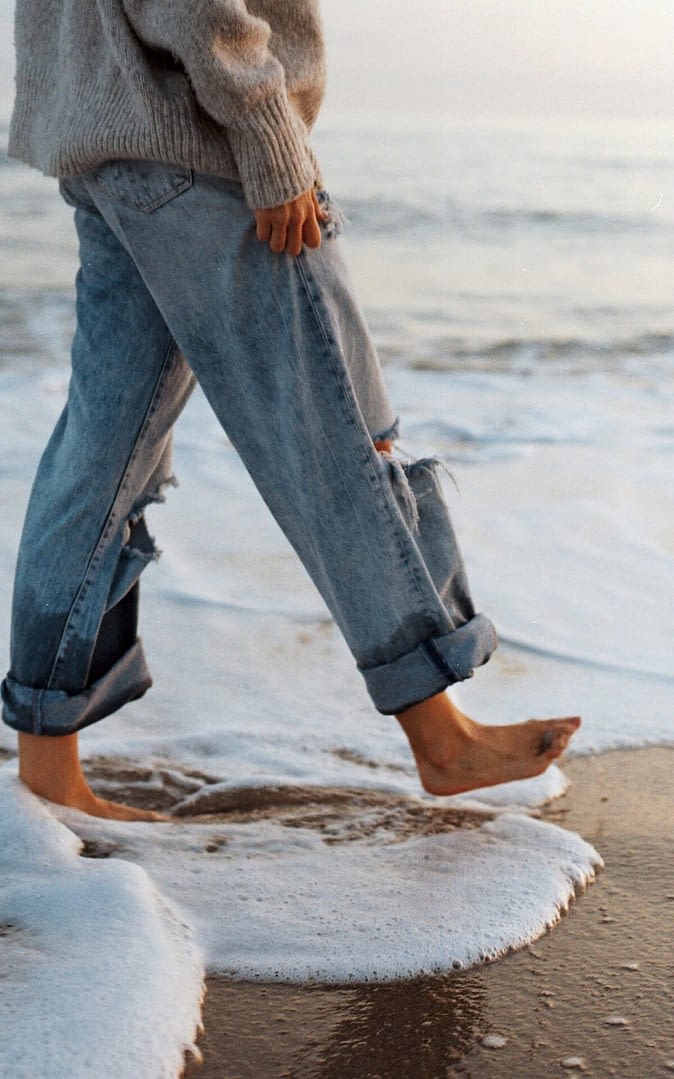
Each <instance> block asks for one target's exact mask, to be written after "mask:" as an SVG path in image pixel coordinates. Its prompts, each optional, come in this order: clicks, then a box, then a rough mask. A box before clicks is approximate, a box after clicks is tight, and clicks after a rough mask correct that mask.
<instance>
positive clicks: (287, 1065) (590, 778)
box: [185, 748, 674, 1079]
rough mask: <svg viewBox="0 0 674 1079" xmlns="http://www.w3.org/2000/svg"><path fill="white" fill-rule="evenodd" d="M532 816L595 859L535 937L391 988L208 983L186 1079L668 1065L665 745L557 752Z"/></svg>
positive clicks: (672, 765)
mask: <svg viewBox="0 0 674 1079" xmlns="http://www.w3.org/2000/svg"><path fill="white" fill-rule="evenodd" d="M565 772H566V774H567V775H568V776H569V778H571V779H572V781H573V785H572V787H571V789H570V791H569V793H568V794H567V795H566V796H564V798H562V799H560V800H558V801H556V802H554V803H553V804H552V805H551V806H549V807H548V808H547V809H546V810H545V811H544V812H543V816H545V817H546V819H549V820H552V821H554V822H555V823H557V824H560V825H562V826H563V827H566V828H570V829H572V830H575V831H579V832H580V833H581V834H582V835H583V837H584V838H585V839H587V840H589V841H590V842H591V843H593V844H594V845H595V846H596V847H597V849H598V850H599V851H600V853H601V854H602V856H603V857H604V860H605V862H606V868H605V870H604V872H603V874H602V875H601V876H600V878H599V880H598V882H597V883H596V884H595V885H594V886H593V887H592V888H591V889H589V890H588V891H587V893H586V894H585V895H583V896H581V897H579V898H578V900H577V901H576V902H575V903H574V904H573V905H572V908H571V910H570V913H569V914H568V915H567V916H566V917H564V918H563V919H562V921H561V922H560V923H559V924H558V925H557V926H556V927H555V928H554V929H553V930H552V931H550V932H548V933H547V934H546V935H545V936H544V937H542V938H540V939H539V940H538V941H536V943H535V944H534V945H532V946H531V947H528V948H526V949H524V950H522V951H520V952H517V953H514V954H512V955H509V956H506V957H505V958H503V959H500V960H498V961H496V962H494V963H492V964H489V965H487V966H482V967H479V968H474V969H472V970H469V971H457V972H453V973H449V974H447V975H444V976H436V977H432V978H423V979H417V980H413V981H406V982H397V983H394V984H383V985H382V984H380V985H364V986H353V985H351V986H348V987H338V986H319V985H306V986H300V987H298V986H287V985H278V984H273V985H269V984H249V983H241V982H238V983H237V982H231V981H228V980H225V979H222V978H210V979H209V981H208V994H207V997H206V1001H205V1006H204V1025H205V1030H204V1033H203V1035H202V1037H201V1038H200V1042H199V1044H200V1048H201V1051H202V1053H203V1063H202V1064H201V1065H197V1064H196V1063H189V1064H188V1065H187V1067H186V1070H185V1079H451V1077H456V1079H459V1077H466V1079H541V1077H543V1076H545V1077H547V1076H555V1075H559V1076H562V1075H573V1074H575V1073H580V1074H583V1075H585V1076H591V1077H594V1079H603V1077H609V1076H616V1077H619V1079H637V1077H638V1079H656V1077H658V1076H666V1075H668V1074H670V1075H674V1030H673V1029H672V1022H671V1020H672V1015H673V1014H674V989H673V980H672V972H673V969H672V968H673V961H672V955H673V947H672V945H673V943H674V939H673V934H672V918H673V916H674V869H673V868H672V867H673V866H674V829H673V828H672V821H673V820H674V813H673V809H674V784H673V783H672V776H673V775H674V749H660V748H655V749H644V750H638V751H636V750H630V751H615V752H612V753H608V754H604V755H602V756H596V757H583V758H577V759H574V760H571V761H569V762H567V763H566V765H565Z"/></svg>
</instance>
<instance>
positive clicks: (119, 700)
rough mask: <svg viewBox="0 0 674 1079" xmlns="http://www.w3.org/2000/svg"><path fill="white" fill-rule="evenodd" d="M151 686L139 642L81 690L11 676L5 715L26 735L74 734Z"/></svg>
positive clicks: (5, 684) (4, 696)
mask: <svg viewBox="0 0 674 1079" xmlns="http://www.w3.org/2000/svg"><path fill="white" fill-rule="evenodd" d="M151 685H152V678H151V677H150V672H149V670H148V667H147V664H146V662H145V655H144V652H143V646H142V644H141V642H140V641H136V643H135V644H134V645H133V646H132V647H131V648H130V649H129V650H128V652H126V653H125V654H124V655H123V656H122V658H121V659H120V660H118V661H117V663H115V664H114V666H113V667H111V668H110V670H109V671H107V673H106V674H104V675H103V677H102V678H99V680H98V681H97V682H94V683H93V684H92V685H91V686H88V687H87V688H86V689H84V690H82V691H81V692H80V693H75V694H72V695H71V694H69V693H65V692H64V691H63V690H59V689H35V688H34V687H32V686H25V685H22V683H21V682H17V681H16V680H15V679H14V678H12V676H11V675H7V678H6V679H5V680H4V682H3V683H2V704H3V707H2V718H3V720H4V722H5V723H6V724H7V726H8V727H13V728H14V730H16V731H22V732H24V733H25V734H45V735H63V734H73V733H74V732H75V731H79V730H81V729H82V727H88V726H89V725H90V724H91V723H96V722H97V721H98V720H99V719H104V718H105V716H109V715H112V713H113V712H116V711H117V710H118V709H119V708H121V707H122V706H123V705H125V704H128V702H129V701H134V700H136V699H137V698H138V697H142V696H143V694H144V693H145V692H146V691H147V690H148V689H149V688H150V686H151Z"/></svg>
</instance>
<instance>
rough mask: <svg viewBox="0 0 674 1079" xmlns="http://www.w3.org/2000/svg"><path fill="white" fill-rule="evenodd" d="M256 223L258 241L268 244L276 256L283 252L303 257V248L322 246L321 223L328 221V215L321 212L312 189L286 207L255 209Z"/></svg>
mask: <svg viewBox="0 0 674 1079" xmlns="http://www.w3.org/2000/svg"><path fill="white" fill-rule="evenodd" d="M255 220H256V222H257V228H256V235H257V238H258V240H262V242H263V243H268V244H269V246H270V247H271V249H272V251H273V252H274V254H275V255H280V254H281V253H282V252H283V251H285V252H286V254H288V255H299V253H300V251H301V250H302V246H303V245H305V246H306V247H320V246H321V229H320V224H319V222H321V221H327V220H328V215H327V214H326V213H325V211H324V210H322V209H321V206H320V203H319V201H318V199H317V198H316V192H315V191H314V190H313V189H312V190H311V191H305V192H304V194H303V195H298V197H297V198H296V199H292V201H291V202H285V203H283V205H282V206H272V207H271V208H270V209H268V210H255Z"/></svg>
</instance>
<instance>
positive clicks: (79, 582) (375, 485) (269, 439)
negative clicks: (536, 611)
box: [2, 162, 496, 734]
mask: <svg viewBox="0 0 674 1079" xmlns="http://www.w3.org/2000/svg"><path fill="white" fill-rule="evenodd" d="M62 192H63V194H64V197H65V198H66V200H67V201H68V202H69V203H70V204H71V205H73V206H74V207H75V222H76V226H77V230H78V234H79V239H80V262H81V268H80V271H79V273H78V276H77V330H76V334H75V338H74V341H73V347H72V378H71V382H70V388H69V393H68V400H67V404H66V407H65V409H64V411H63V414H62V416H61V418H60V419H59V421H58V424H57V426H56V428H55V430H54V433H53V435H52V437H51V440H50V442H49V444H48V446H47V448H46V450H45V453H44V455H43V457H42V460H41V463H40V466H39V469H38V473H37V476H36V479H35V484H34V487H33V491H32V494H31V498H30V503H29V506H28V511H27V516H26V522H25V526H24V532H23V536H22V540H21V546H20V551H19V559H18V567H17V574H16V582H15V592H14V607H13V617H12V642H11V670H10V673H9V674H8V676H7V678H6V679H5V681H4V683H3V686H2V697H3V702H4V707H3V718H4V720H5V722H6V723H8V724H9V725H10V726H12V727H14V728H16V729H18V730H23V731H28V732H33V733H43V734H65V733H69V732H72V731H75V730H77V729H79V728H81V727H83V726H85V725H87V724H89V723H93V722H95V721H96V720H99V719H101V718H102V717H104V716H106V715H108V714H110V713H111V712H113V711H115V710H116V709H117V708H119V707H121V706H122V705H123V704H125V703H126V702H127V701H130V700H133V699H134V698H135V697H138V696H140V695H141V694H142V693H144V692H145V690H146V689H147V688H148V686H149V685H150V681H151V680H150V676H149V673H148V670H147V666H146V662H145V658H144V655H143V649H142V644H141V642H140V641H139V640H138V639H137V638H136V628H135V611H136V604H135V603H129V604H127V608H128V610H129V612H131V613H129V614H128V616H127V615H126V614H124V616H123V617H124V618H127V619H133V620H134V621H130V622H129V624H128V627H127V632H126V634H125V633H123V632H122V633H121V636H120V640H123V639H124V638H125V637H126V644H125V645H124V649H123V651H122V653H121V654H120V655H118V656H117V657H116V658H114V661H113V657H110V658H109V659H108V660H106V663H105V664H103V667H105V666H106V664H107V663H109V664H110V665H109V667H107V669H104V670H103V671H101V664H100V662H98V663H97V662H96V656H97V654H99V653H100V654H104V655H105V654H106V652H105V650H103V651H102V652H101V649H100V647H99V648H97V642H98V644H99V645H100V636H101V627H102V626H103V628H104V629H105V626H106V620H108V621H109V620H110V619H111V618H112V615H113V614H114V613H115V612H116V613H117V618H116V621H117V623H119V622H120V614H119V612H120V611H126V609H127V608H123V607H122V606H121V605H120V604H121V601H122V600H123V598H124V597H125V596H127V595H128V594H129V592H130V590H132V589H133V588H134V586H135V584H136V582H137V580H138V578H139V576H140V573H141V571H142V570H143V568H144V566H145V565H146V564H147V563H148V562H149V561H151V560H152V558H154V557H155V551H154V547H153V544H152V542H151V540H150V538H149V536H148V534H147V531H146V529H145V524H144V520H143V508H144V507H145V506H146V505H147V504H148V502H150V501H153V500H157V499H160V498H161V497H162V496H161V493H160V492H161V489H162V487H163V486H164V485H165V484H166V483H168V482H170V481H171V462H170V450H171V431H172V427H173V424H174V423H175V421H176V419H177V418H178V415H179V414H180V411H181V409H182V408H183V406H184V404H185V403H186V401H187V399H188V397H189V394H190V392H191V390H192V388H193V385H194V379H195V377H196V379H197V380H198V381H199V383H200V384H201V386H202V388H203V390H204V392H205V394H206V396H207V398H208V400H209V402H210V404H211V406H212V408H213V410H214V412H215V413H216V415H217V417H218V419H219V421H220V422H221V424H222V426H223V428H224V430H225V431H226V432H227V435H228V437H229V438H230V440H231V441H232V443H233V445H234V446H235V447H236V449H237V451H238V453H239V454H240V456H241V458H242V460H243V462H244V464H245V466H246V467H247V469H248V471H249V472H250V474H251V476H252V478H253V480H254V482H255V484H256V485H257V487H258V489H259V491H260V492H261V494H262V496H263V498H264V499H265V500H266V502H267V504H268V506H269V508H270V509H271V511H272V513H273V514H274V516H275V518H276V520H277V521H278V523H279V524H280V526H281V527H282V529H283V530H284V532H285V534H286V536H287V537H288V539H289V540H290V542H291V543H292V545H293V546H294V547H295V549H296V551H297V553H298V554H299V556H300V558H301V559H302V562H303V563H304V565H305V567H306V569H307V571H308V572H309V574H310V575H311V577H312V579H313V581H314V582H315V584H316V586H317V587H318V589H319V590H320V592H321V594H322V596H323V598H324V600H325V602H326V603H327V605H328V607H329V609H330V611H331V613H332V615H333V617H334V619H335V621H336V622H337V624H338V626H339V628H340V630H341V631H342V633H343V634H344V637H345V639H346V641H347V643H348V645H349V647H350V649H351V651H352V653H353V656H354V658H355V660H356V663H357V665H358V667H359V669H360V670H361V672H362V673H363V676H364V678H365V682H366V685H367V687H368V690H369V692H370V694H371V696H372V699H373V701H374V704H375V706H376V707H377V708H378V709H379V710H380V711H382V712H387V713H393V712H397V711H401V710H402V709H403V708H405V707H408V706H409V705H411V704H413V703H416V702H418V701H420V700H422V699H424V698H425V697H428V696H430V695H431V694H433V693H437V692H439V691H441V690H442V689H444V688H445V687H446V686H448V685H450V684H452V683H453V682H455V681H458V680H460V679H463V678H467V677H469V676H470V675H471V673H472V670H473V668H474V667H475V666H477V665H479V664H481V663H484V662H485V661H486V660H487V659H488V657H489V655H490V653H491V651H492V650H493V648H494V647H495V644H496V638H495V634H494V630H493V627H492V626H491V623H490V622H489V621H488V620H487V619H486V618H485V617H484V616H482V615H477V614H476V613H475V611H474V608H473V604H472V601H471V598H470V595H469V592H468V587H467V583H466V579H465V574H464V570H463V566H462V562H461V556H460V554H459V551H458V547H457V545H456V540H455V537H454V533H453V530H452V526H451V523H450V520H449V516H448V514H447V509H446V506H445V503H444V500H443V497H442V493H441V490H440V486H439V483H438V478H437V475H436V465H435V464H434V462H433V461H421V462H412V463H411V464H409V465H404V464H401V463H400V462H398V461H397V460H394V459H393V458H391V457H388V456H383V455H381V454H379V453H378V452H377V451H376V450H375V448H374V446H373V438H376V437H381V436H384V435H387V434H390V433H391V432H392V431H393V430H394V427H395V417H394V413H393V410H392V408H391V404H390V401H389V398H388V395H387V392H386V390H385V387H384V383H383V380H382V375H381V371H380V367H379V363H378V360H377V356H376V354H375V351H374V349H373V346H372V344H371V342H370V339H369V337H368V335H367V331H366V329H365V326H364V323H363V319H362V316H361V314H360V312H359V310H358V308H357V306H356V305H355V303H354V300H353V298H352V293H351V288H350V284H349V281H348V277H347V274H346V271H345V268H344V265H343V263H342V260H341V257H340V254H339V245H338V243H337V241H336V240H335V238H334V233H335V231H336V229H335V227H334V221H333V222H332V223H330V224H328V225H326V227H325V239H324V242H323V244H322V245H321V247H320V248H319V249H317V250H312V251H309V250H306V249H305V250H304V251H303V252H302V254H301V255H300V256H299V257H298V258H292V257H290V256H286V255H281V256H277V255H274V254H272V252H271V251H270V250H269V247H268V246H267V245H266V244H263V243H260V242H259V241H258V240H257V239H256V237H255V224H254V218H253V216H252V214H251V212H250V210H249V209H248V208H247V206H246V204H245V202H244V200H243V196H242V191H241V188H240V187H239V186H238V185H237V184H236V183H234V182H232V181H226V180H221V179H218V178H215V177H212V176H205V175H197V174H192V173H191V172H190V171H189V170H187V169H183V168H179V167H175V166H166V165H160V164H156V163H146V162H109V163H108V164H106V165H104V166H103V167H102V168H99V169H98V170H97V171H96V172H94V173H91V174H87V175H84V176H80V177H76V178H71V179H68V180H67V181H63V182H62ZM223 512H225V511H224V510H223ZM122 621H123V618H122ZM118 630H119V626H118ZM92 671H94V672H95V677H92Z"/></svg>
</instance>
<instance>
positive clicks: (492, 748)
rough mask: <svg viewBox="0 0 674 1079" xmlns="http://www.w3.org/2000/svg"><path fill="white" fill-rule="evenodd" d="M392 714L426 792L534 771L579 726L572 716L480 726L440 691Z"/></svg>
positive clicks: (465, 787) (507, 780) (555, 753)
mask: <svg viewBox="0 0 674 1079" xmlns="http://www.w3.org/2000/svg"><path fill="white" fill-rule="evenodd" d="M397 719H398V721H399V723H400V725H401V726H402V728H403V730H404V731H405V734H406V735H407V737H408V739H409V742H410V745H411V747H412V752H413V753H414V757H415V760H416V763H417V768H418V770H419V778H420V779H421V783H422V785H423V787H424V790H426V791H428V793H429V794H461V793H463V792H464V791H471V790H477V789H478V788H479V787H492V786H495V785H496V784H497V783H510V782H512V781H513V780H515V779H529V778H530V777H531V776H537V775H540V774H541V772H544V771H545V769H546V768H547V767H548V765H549V764H551V763H552V761H554V760H555V759H556V758H557V757H559V756H560V754H561V753H563V752H564V750H565V748H566V746H567V744H568V742H569V740H570V738H571V736H572V734H573V733H574V731H576V730H578V727H579V726H580V718H579V717H578V716H567V717H564V718H561V719H530V720H528V721H527V722H525V723H513V724H510V725H509V726H504V727H490V726H484V725H483V724H481V723H475V722H474V721H473V720H472V719H469V718H468V716H465V715H464V714H463V712H460V711H459V709H458V708H457V707H456V705H455V704H454V703H453V702H452V701H451V699H450V698H449V697H448V696H447V695H446V694H445V693H440V694H438V695H437V696H435V697H429V699H428V700H426V701H422V702H421V704H415V705H413V707H412V708H408V709H407V710H406V711H404V712H401V713H400V715H399V716H398V717H397Z"/></svg>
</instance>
